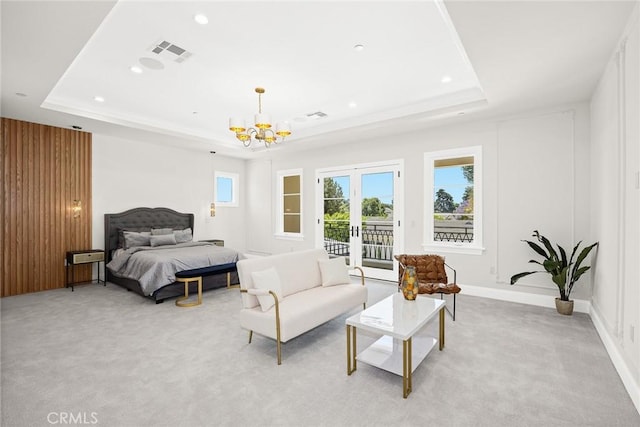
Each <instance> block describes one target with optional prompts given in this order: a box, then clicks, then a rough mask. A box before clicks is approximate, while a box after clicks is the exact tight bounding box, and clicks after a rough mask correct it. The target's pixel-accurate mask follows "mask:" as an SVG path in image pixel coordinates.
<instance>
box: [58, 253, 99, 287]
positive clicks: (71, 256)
mask: <svg viewBox="0 0 640 427" xmlns="http://www.w3.org/2000/svg"><path fill="white" fill-rule="evenodd" d="M94 262H97V263H98V283H100V282H102V283H104V286H107V283H106V282H105V281H104V280H100V263H101V262H104V251H103V250H102V249H87V250H84V251H69V252H67V271H66V276H67V277H66V281H67V283H66V285H65V287H66V288H68V287H69V286H71V292H73V286H74V285H79V284H89V283H93V280H91V281H90V282H80V283H77V282H75V274H74V267H75V266H76V265H79V264H93V263H94ZM69 269H71V281H69ZM92 274H93V273H92ZM105 279H106V278H105Z"/></svg>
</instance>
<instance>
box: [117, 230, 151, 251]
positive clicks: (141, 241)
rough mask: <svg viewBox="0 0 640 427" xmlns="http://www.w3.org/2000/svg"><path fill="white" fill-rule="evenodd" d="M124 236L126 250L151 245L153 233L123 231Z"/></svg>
mask: <svg viewBox="0 0 640 427" xmlns="http://www.w3.org/2000/svg"><path fill="white" fill-rule="evenodd" d="M122 234H123V235H124V249H129V248H133V247H136V246H150V245H151V241H150V238H151V233H150V232H148V231H141V232H136V231H123V232H122Z"/></svg>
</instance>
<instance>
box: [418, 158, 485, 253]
mask: <svg viewBox="0 0 640 427" xmlns="http://www.w3.org/2000/svg"><path fill="white" fill-rule="evenodd" d="M460 157H473V242H441V241H435V240H434V224H433V217H434V213H435V212H434V209H433V203H434V201H433V194H434V191H435V188H434V170H435V162H436V161H438V160H444V159H453V158H460ZM424 188H425V192H424V205H423V206H424V209H425V211H424V236H423V243H422V248H423V250H425V251H426V252H450V253H461V254H469V255H481V254H482V252H483V251H484V247H483V234H482V228H483V227H482V199H483V189H482V146H480V145H475V146H470V147H462V148H453V149H449V150H439V151H432V152H426V153H424Z"/></svg>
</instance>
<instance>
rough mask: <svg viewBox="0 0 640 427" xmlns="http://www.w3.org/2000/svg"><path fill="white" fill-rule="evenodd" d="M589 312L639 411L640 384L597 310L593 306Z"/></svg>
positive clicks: (639, 411)
mask: <svg viewBox="0 0 640 427" xmlns="http://www.w3.org/2000/svg"><path fill="white" fill-rule="evenodd" d="M589 314H590V315H591V321H592V322H593V325H594V326H595V328H596V331H597V332H598V335H600V339H601V340H602V343H603V344H604V347H605V348H606V349H607V353H609V358H610V359H611V362H612V363H613V366H615V368H616V371H618V375H620V379H621V380H622V384H624V387H625V388H626V389H627V393H629V397H631V400H632V401H633V404H634V405H635V407H636V410H637V411H638V413H640V384H638V381H636V379H635V378H634V376H633V374H632V373H631V371H630V370H629V367H628V366H627V363H626V362H625V361H624V358H623V357H622V354H620V351H619V350H618V346H617V345H616V340H615V339H614V337H612V336H611V334H610V333H609V331H608V330H607V328H606V327H605V324H604V322H603V321H602V319H601V318H600V314H598V311H597V310H596V309H595V308H592V310H591V312H590V313H589Z"/></svg>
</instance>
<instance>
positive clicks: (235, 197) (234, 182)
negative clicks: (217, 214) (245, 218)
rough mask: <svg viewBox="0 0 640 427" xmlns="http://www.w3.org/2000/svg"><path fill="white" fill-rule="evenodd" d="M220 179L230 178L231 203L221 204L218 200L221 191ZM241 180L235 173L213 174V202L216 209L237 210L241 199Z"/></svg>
mask: <svg viewBox="0 0 640 427" xmlns="http://www.w3.org/2000/svg"><path fill="white" fill-rule="evenodd" d="M218 178H228V179H230V180H231V201H230V202H221V201H220V200H218V195H219V190H218ZM239 180H240V175H239V174H237V173H235V172H222V171H215V172H214V173H213V189H214V190H213V200H214V201H215V204H216V207H230V208H236V207H238V206H239V205H240V202H239V198H240V195H239V193H238V191H239V187H240V186H239Z"/></svg>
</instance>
